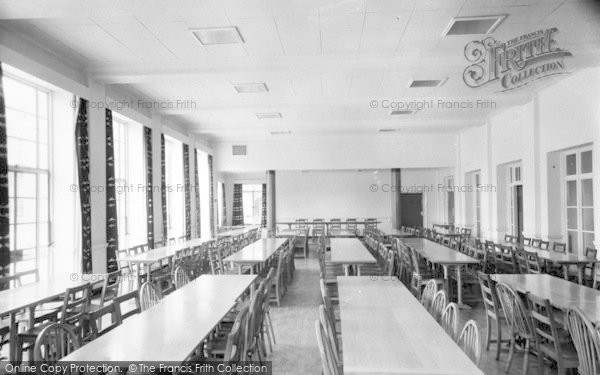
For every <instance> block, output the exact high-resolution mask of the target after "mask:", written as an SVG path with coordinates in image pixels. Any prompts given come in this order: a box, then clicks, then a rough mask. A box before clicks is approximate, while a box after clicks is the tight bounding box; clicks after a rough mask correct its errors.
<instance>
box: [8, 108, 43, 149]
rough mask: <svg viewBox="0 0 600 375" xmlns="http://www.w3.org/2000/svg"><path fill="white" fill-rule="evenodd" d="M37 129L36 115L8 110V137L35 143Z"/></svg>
mask: <svg viewBox="0 0 600 375" xmlns="http://www.w3.org/2000/svg"><path fill="white" fill-rule="evenodd" d="M36 127H37V125H36V118H35V116H34V115H32V114H29V113H25V112H20V111H16V110H14V109H11V108H6V135H7V136H8V137H16V138H23V139H27V140H30V141H35V140H36Z"/></svg>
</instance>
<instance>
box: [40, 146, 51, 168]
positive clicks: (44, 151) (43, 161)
mask: <svg viewBox="0 0 600 375" xmlns="http://www.w3.org/2000/svg"><path fill="white" fill-rule="evenodd" d="M48 159H49V158H48V146H47V145H42V144H40V163H39V166H38V167H39V168H41V169H48Z"/></svg>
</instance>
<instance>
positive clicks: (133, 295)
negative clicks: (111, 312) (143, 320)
mask: <svg viewBox="0 0 600 375" xmlns="http://www.w3.org/2000/svg"><path fill="white" fill-rule="evenodd" d="M112 303H113V304H115V305H118V306H119V312H120V314H121V320H125V319H126V318H129V317H130V316H133V315H135V314H139V313H141V312H142V306H141V303H140V293H139V291H137V290H134V291H131V292H129V293H126V294H123V295H120V296H117V297H115V298H114V299H113V302H112Z"/></svg>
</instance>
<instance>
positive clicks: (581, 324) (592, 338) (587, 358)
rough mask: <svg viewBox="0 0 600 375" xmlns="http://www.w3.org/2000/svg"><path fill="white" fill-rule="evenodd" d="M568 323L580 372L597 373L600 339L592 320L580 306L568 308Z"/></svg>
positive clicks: (582, 374) (591, 374)
mask: <svg viewBox="0 0 600 375" xmlns="http://www.w3.org/2000/svg"><path fill="white" fill-rule="evenodd" d="M565 320H566V325H567V329H568V331H569V333H570V334H571V340H572V341H573V344H574V345H575V350H576V351H577V358H578V360H579V367H578V370H579V373H580V374H581V375H596V374H597V373H598V371H597V369H598V363H599V362H600V339H599V335H598V332H597V331H596V329H594V326H593V324H592V322H591V321H590V320H589V319H588V318H587V317H586V316H585V314H584V313H583V312H582V311H581V310H580V309H579V308H578V307H575V308H574V309H569V310H567V314H566V319H565Z"/></svg>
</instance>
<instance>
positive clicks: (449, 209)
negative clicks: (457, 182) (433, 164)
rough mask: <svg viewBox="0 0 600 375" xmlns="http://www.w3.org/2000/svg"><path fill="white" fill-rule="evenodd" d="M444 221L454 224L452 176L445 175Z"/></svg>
mask: <svg viewBox="0 0 600 375" xmlns="http://www.w3.org/2000/svg"><path fill="white" fill-rule="evenodd" d="M445 180H446V215H447V216H446V222H447V223H448V225H454V177H452V176H450V177H446V178H445Z"/></svg>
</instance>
